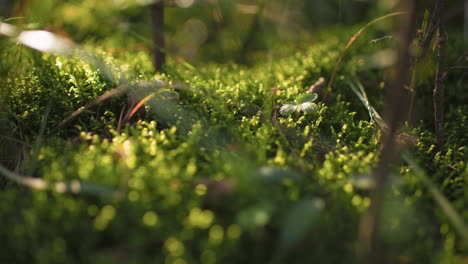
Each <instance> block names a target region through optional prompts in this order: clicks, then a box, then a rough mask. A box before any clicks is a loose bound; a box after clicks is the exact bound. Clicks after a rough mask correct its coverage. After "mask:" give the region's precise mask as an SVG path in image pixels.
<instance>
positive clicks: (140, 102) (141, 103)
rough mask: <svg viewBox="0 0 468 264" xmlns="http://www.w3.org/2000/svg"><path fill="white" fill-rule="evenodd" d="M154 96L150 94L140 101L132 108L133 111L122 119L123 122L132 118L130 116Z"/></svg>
mask: <svg viewBox="0 0 468 264" xmlns="http://www.w3.org/2000/svg"><path fill="white" fill-rule="evenodd" d="M155 95H156V94H155V93H152V94H150V95H147V96H145V98H143V99H141V100H140V101H139V102H138V103H137V104H136V105H135V107H133V109H132V110H131V111H130V113H129V114H128V116H126V117H125V118H124V120H125V121H128V120H129V119H130V118H132V116H133V115H134V114H135V113H136V112H137V111H138V110H139V109H140V108H141V107H142V106H143V105H144V104H145V103H146V102H148V100H149V99H151V98H153V96H155Z"/></svg>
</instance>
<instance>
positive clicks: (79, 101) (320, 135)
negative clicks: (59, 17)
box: [0, 26, 468, 263]
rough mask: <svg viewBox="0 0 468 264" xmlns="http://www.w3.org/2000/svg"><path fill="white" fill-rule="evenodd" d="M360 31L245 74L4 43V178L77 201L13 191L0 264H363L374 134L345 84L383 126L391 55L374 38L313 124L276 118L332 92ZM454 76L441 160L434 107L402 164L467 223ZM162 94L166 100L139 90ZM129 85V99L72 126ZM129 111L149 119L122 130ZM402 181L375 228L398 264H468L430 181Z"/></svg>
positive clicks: (398, 175)
mask: <svg viewBox="0 0 468 264" xmlns="http://www.w3.org/2000/svg"><path fill="white" fill-rule="evenodd" d="M358 28H359V26H358V27H353V28H341V29H334V30H335V32H333V34H325V33H323V34H318V36H319V37H318V39H316V41H315V44H313V45H311V46H310V47H308V48H307V49H303V50H296V49H294V48H293V47H290V48H289V50H288V48H287V47H286V48H282V49H281V51H282V52H280V53H281V54H286V55H283V56H278V57H275V58H274V59H271V58H270V59H268V58H269V55H268V54H267V53H266V54H263V55H262V54H258V55H257V56H258V58H259V59H257V60H255V62H254V63H252V64H251V65H249V66H245V65H238V64H234V63H227V64H215V63H199V64H195V66H191V65H188V64H183V63H180V62H179V61H177V60H170V61H169V64H168V65H167V67H166V69H165V73H163V74H156V75H155V74H153V73H152V68H151V67H152V66H151V58H150V56H149V54H148V52H147V50H145V49H143V50H141V49H128V50H125V52H122V51H119V50H118V49H117V50H116V49H114V50H108V49H105V48H103V45H104V44H103V45H99V44H97V43H99V42H95V41H92V42H89V44H87V48H88V49H90V50H92V52H93V53H94V54H97V56H98V57H99V58H100V59H101V62H102V65H105V66H106V67H105V68H106V69H112V73H111V74H109V73H105V72H103V68H102V67H99V66H96V64H93V63H91V62H90V61H86V60H85V61H83V60H80V59H79V58H74V57H71V58H66V57H63V56H55V55H50V54H44V53H40V52H37V51H33V50H30V49H28V48H27V47H24V46H21V45H14V43H13V42H12V41H11V40H8V39H6V38H2V39H0V45H1V49H0V53H1V57H2V61H1V62H0V63H1V68H0V82H1V83H2V87H1V88H2V89H1V91H0V92H1V94H0V109H1V112H0V122H1V135H0V136H1V137H0V143H1V153H0V154H1V164H2V165H3V166H5V167H6V168H9V169H10V170H11V171H14V172H15V173H18V174H21V175H28V176H32V177H36V178H40V179H43V180H45V181H46V182H49V183H51V184H53V183H69V187H70V188H69V192H65V193H62V192H61V190H62V191H63V190H64V188H63V187H64V186H63V185H60V184H59V185H58V187H57V188H55V191H53V190H49V191H39V190H34V189H32V188H29V187H25V186H21V185H18V184H15V183H14V182H11V181H8V180H5V181H3V187H2V189H1V191H0V197H1V198H0V200H1V201H2V202H0V218H1V219H2V221H1V227H0V240H1V241H3V243H2V249H1V250H0V262H2V263H31V262H33V263H64V262H66V263H119V262H121V263H304V262H306V263H309V262H310V263H312V262H317V263H344V262H346V263H361V261H362V259H361V258H360V256H359V243H358V242H359V241H358V228H359V223H360V218H361V216H362V214H363V212H364V211H365V210H366V209H367V208H368V207H369V205H370V203H371V200H370V198H369V194H370V188H371V187H372V186H371V185H372V182H371V180H370V179H369V176H368V175H369V173H370V172H371V169H372V168H374V167H375V166H376V164H377V160H378V155H379V151H380V143H381V131H380V127H379V126H378V125H377V122H376V121H375V120H374V119H370V118H369V112H368V111H367V110H366V107H365V105H364V104H363V103H362V102H361V101H360V100H359V98H358V96H357V95H356V93H355V92H353V89H352V86H359V85H363V86H364V88H365V91H366V94H367V96H368V99H369V103H370V104H371V105H372V106H373V107H375V108H376V109H377V111H379V112H380V111H381V109H382V102H383V100H384V99H385V98H384V97H383V87H384V86H385V85H386V84H387V82H388V75H387V74H386V72H387V71H386V69H383V68H369V66H368V65H367V64H366V62H368V61H369V60H370V56H372V54H375V53H376V52H378V51H380V50H384V49H385V48H388V47H391V46H392V45H394V42H392V41H381V42H378V43H377V44H374V45H372V44H369V41H370V40H372V39H376V38H377V36H378V33H377V32H375V31H372V30H369V31H368V32H366V33H365V34H363V35H361V36H360V37H359V39H358V41H357V42H356V43H355V44H354V46H353V48H352V49H350V50H349V52H348V53H347V55H346V56H345V57H344V61H343V65H342V66H341V68H340V71H339V73H338V76H337V78H336V80H335V82H334V84H333V89H332V90H331V91H330V93H329V95H328V99H327V100H326V101H324V100H323V99H324V98H323V94H321V93H320V94H319V96H318V99H317V100H315V101H314V103H316V109H315V111H313V112H307V113H306V112H303V111H298V112H294V113H292V114H290V115H284V114H281V113H280V111H279V109H280V107H281V106H282V105H284V104H286V103H288V102H293V101H294V100H296V99H297V98H298V96H299V95H300V94H303V93H305V92H306V91H307V90H308V89H309V86H310V85H311V84H313V83H314V82H316V81H317V80H318V79H319V78H320V77H324V78H325V79H326V80H327V81H328V80H329V78H330V77H331V74H332V71H333V68H334V67H335V64H336V61H337V59H338V57H339V55H340V52H341V51H342V49H343V46H344V44H343V43H346V42H347V41H348V40H349V38H350V36H351V35H352V33H354V32H355V31H356V30H357V29H358ZM328 33H330V31H328ZM453 43H455V44H454V45H453V46H451V47H449V50H450V51H449V52H451V53H450V54H452V55H450V56H452V57H455V56H457V54H458V53H459V51H460V50H461V49H460V45H458V44H457V43H458V42H456V41H455V42H453ZM285 49H286V50H287V51H288V52H287V53H284V50H285ZM270 52H271V51H270ZM427 67H428V68H429V69H427V70H426V71H425V72H423V71H421V72H423V73H424V74H422V73H421V74H420V75H421V76H418V78H417V79H416V81H415V82H416V85H415V87H416V89H418V95H419V94H421V96H420V97H418V100H416V102H415V104H416V105H417V106H418V107H422V106H427V105H428V104H430V103H428V102H430V94H431V89H432V86H431V85H432V84H431V83H432V76H433V73H434V68H433V67H432V68H431V66H427ZM454 76H455V77H451V78H448V79H447V81H446V85H447V87H448V91H447V98H448V99H447V100H448V102H449V103H450V104H448V107H447V112H446V122H447V123H446V127H447V129H446V132H447V143H446V150H445V151H443V152H437V151H436V150H435V146H434V144H435V137H434V135H433V133H432V123H431V121H432V114H431V109H430V108H425V109H424V110H420V111H418V113H419V115H420V116H419V117H420V119H421V120H423V121H421V122H413V124H406V125H405V126H404V127H403V128H402V131H404V132H405V133H406V134H405V135H407V137H409V138H411V140H410V141H411V142H412V144H408V145H407V146H406V151H408V153H410V155H411V156H412V159H414V160H415V161H416V162H417V163H418V164H419V165H420V166H421V167H422V168H423V170H424V172H425V173H426V177H428V178H429V179H430V180H431V181H432V182H433V183H435V184H436V186H437V188H438V189H439V190H440V191H441V192H442V193H443V195H444V196H445V197H447V198H448V199H449V201H450V203H451V205H452V206H453V207H454V208H455V209H456V211H457V212H458V213H460V214H461V217H462V219H464V221H465V222H466V221H467V220H468V214H467V212H468V210H467V203H468V194H467V193H466V191H465V190H466V184H467V181H468V169H467V166H466V162H467V157H468V150H467V149H466V144H467V142H466V140H467V139H466V134H468V129H467V125H468V124H467V122H468V121H467V115H466V114H467V112H468V108H467V107H466V105H464V104H463V102H466V101H463V100H464V99H463V98H466V93H464V92H463V91H462V90H463V86H464V84H465V83H466V76H465V77H461V78H462V79H461V80H460V77H457V76H456V75H454ZM463 78H464V79H463ZM155 79H160V80H162V81H164V82H167V83H168V85H167V86H166V87H164V88H162V89H158V88H156V87H152V86H151V85H146V86H144V87H141V86H138V84H139V83H141V82H145V81H151V80H155ZM463 80H464V81H463ZM123 85H129V86H130V87H133V88H131V89H130V91H129V92H128V93H127V94H126V95H122V96H115V97H112V98H110V99H109V100H106V101H105V102H104V103H102V104H99V105H96V106H93V107H90V108H88V109H86V111H84V112H83V113H81V114H80V115H78V116H77V117H76V118H75V119H73V120H71V121H70V122H67V123H66V124H64V125H61V123H62V122H63V121H64V120H65V119H66V118H67V117H69V116H70V115H71V114H72V113H73V112H74V111H76V110H77V109H79V108H80V107H83V106H86V105H87V104H89V103H92V102H93V101H95V99H96V98H97V97H99V96H100V95H102V94H103V93H105V92H107V91H110V90H112V89H114V88H116V87H121V86H123ZM135 98H137V99H136V102H139V101H141V100H143V99H144V100H146V103H145V104H144V106H143V107H142V108H141V109H140V111H137V112H136V113H135V114H133V116H132V118H131V119H129V120H128V122H124V121H123V120H124V118H123V116H125V114H127V113H130V112H131V109H132V106H134V103H135ZM428 100H429V101H428ZM415 108H417V107H415ZM392 171H393V175H392V177H391V181H390V183H389V184H388V186H387V190H386V193H385V197H386V198H385V203H384V205H383V209H382V212H383V213H382V214H383V217H382V221H381V223H379V226H380V228H379V236H380V237H381V239H382V241H384V245H385V252H386V257H387V259H388V260H389V261H390V262H391V263H464V261H465V262H466V256H467V252H468V249H467V245H466V244H465V243H466V241H463V239H462V236H459V233H457V232H456V229H454V227H453V226H452V223H451V221H450V216H448V215H447V214H446V212H445V211H444V210H443V208H441V207H439V205H438V204H437V202H436V199H435V197H434V196H433V195H432V194H431V193H430V192H429V191H428V189H427V188H426V187H427V186H426V185H425V184H424V178H423V177H421V175H420V174H419V173H418V171H417V170H415V168H414V167H411V166H409V165H408V164H407V163H406V162H401V163H399V164H398V165H397V166H395V167H394V169H393V170H392ZM80 184H81V185H80ZM88 185H89V186H93V187H91V188H88V189H87V188H86V186H88ZM56 186H57V185H56ZM60 186H62V188H60ZM57 191H58V192H57Z"/></svg>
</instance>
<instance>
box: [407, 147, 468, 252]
mask: <svg viewBox="0 0 468 264" xmlns="http://www.w3.org/2000/svg"><path fill="white" fill-rule="evenodd" d="M403 159H404V160H405V161H406V162H407V163H408V164H409V166H410V167H411V168H412V169H413V170H414V172H415V173H416V175H418V176H420V177H421V179H422V180H423V182H424V184H425V185H426V187H427V189H428V190H429V192H430V193H431V195H432V197H433V198H434V200H435V201H436V203H437V204H438V205H439V206H440V208H441V209H442V211H444V213H445V215H446V216H447V218H448V220H449V221H450V222H451V223H452V225H453V227H454V228H455V230H456V231H457V232H458V234H459V235H460V236H461V238H462V239H463V240H464V241H465V244H466V245H467V246H468V225H467V224H466V223H465V222H464V221H463V218H462V217H461V215H460V214H459V213H458V212H457V211H456V210H455V209H454V208H453V206H452V205H451V204H450V201H449V200H448V199H447V198H446V197H445V196H444V195H443V194H442V193H441V192H440V191H439V189H437V187H436V185H435V184H434V183H433V182H432V181H431V179H430V178H429V177H427V175H426V173H425V172H424V170H423V169H422V168H421V167H419V165H418V164H417V163H416V162H415V161H414V159H412V158H411V156H410V155H409V154H407V153H404V154H403Z"/></svg>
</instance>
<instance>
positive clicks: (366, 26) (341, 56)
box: [324, 12, 406, 98]
mask: <svg viewBox="0 0 468 264" xmlns="http://www.w3.org/2000/svg"><path fill="white" fill-rule="evenodd" d="M405 13H406V12H394V13H390V14H387V15H385V16H381V17H378V18H376V19H374V20H372V21H371V22H369V23H367V24H366V25H365V26H363V27H362V28H360V29H359V31H358V32H356V34H354V35H353V36H352V37H351V39H349V41H348V44H346V47H345V48H344V50H343V51H342V52H341V55H340V57H339V58H338V61H337V62H336V64H335V68H334V69H333V73H332V76H331V78H330V81H329V82H328V86H327V91H326V93H325V96H324V98H326V96H327V93H328V92H330V89H331V86H332V84H333V81H334V79H335V76H336V72H337V71H338V68H339V67H340V64H341V61H342V60H343V57H344V55H345V53H346V51H347V50H348V49H349V47H351V45H352V44H353V43H354V41H356V39H357V37H359V35H361V34H362V32H364V30H366V28H368V27H369V26H371V25H372V24H374V23H376V22H378V21H380V20H383V19H386V18H390V17H394V16H399V15H403V14H405Z"/></svg>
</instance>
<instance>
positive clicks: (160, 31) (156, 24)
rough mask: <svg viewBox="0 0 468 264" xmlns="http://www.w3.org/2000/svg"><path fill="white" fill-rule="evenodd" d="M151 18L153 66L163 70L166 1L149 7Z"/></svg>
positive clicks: (164, 59) (157, 69)
mask: <svg viewBox="0 0 468 264" xmlns="http://www.w3.org/2000/svg"><path fill="white" fill-rule="evenodd" d="M149 9H150V18H151V36H152V38H153V56H154V57H153V66H154V69H155V70H156V71H161V70H162V68H163V66H164V64H165V63H166V54H165V53H164V48H165V45H164V2H163V1H162V0H161V1H158V2H156V3H154V4H152V5H150V7H149Z"/></svg>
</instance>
